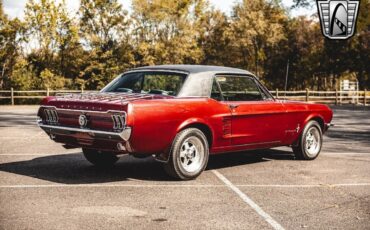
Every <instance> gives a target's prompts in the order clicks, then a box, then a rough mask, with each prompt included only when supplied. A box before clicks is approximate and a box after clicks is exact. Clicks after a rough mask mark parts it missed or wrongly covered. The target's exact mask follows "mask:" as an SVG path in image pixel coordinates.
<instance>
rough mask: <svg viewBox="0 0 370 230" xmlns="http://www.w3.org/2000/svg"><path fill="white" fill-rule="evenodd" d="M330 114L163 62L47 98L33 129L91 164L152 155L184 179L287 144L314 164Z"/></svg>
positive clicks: (243, 82) (253, 81) (211, 71)
mask: <svg viewBox="0 0 370 230" xmlns="http://www.w3.org/2000/svg"><path fill="white" fill-rule="evenodd" d="M332 115H333V113H332V111H331V110H330V109H329V108H328V107H327V106H325V105H319V104H308V103H302V102H293V101H281V100H276V99H275V98H274V97H273V96H272V95H271V94H270V93H269V91H268V90H267V89H266V88H265V87H264V86H263V85H262V84H261V83H260V82H259V81H258V79H257V78H256V77H255V76H254V75H253V74H251V73H250V72H248V71H245V70H241V69H234V68H227V67H216V66H196V65H163V66H150V67H142V68H137V69H134V70H131V71H128V72H126V73H124V74H122V75H120V76H119V77H117V78H116V79H115V80H113V81H112V82H111V83H109V84H108V85H107V86H106V87H105V88H104V89H103V90H101V91H100V92H99V93H83V94H69V95H64V96H56V97H47V98H45V99H44V100H43V101H42V103H41V107H40V109H39V112H38V116H39V121H38V124H39V126H40V127H41V128H42V129H43V130H44V131H45V132H46V133H47V134H48V135H49V136H50V137H51V139H53V140H54V141H56V142H60V143H63V144H65V145H64V146H65V147H66V148H69V147H82V150H83V153H84V155H85V157H86V159H87V160H88V161H90V162H91V163H92V164H94V165H97V166H110V165H113V164H114V163H115V162H116V161H117V160H118V156H119V155H122V154H130V155H133V156H135V157H147V156H154V157H155V159H157V160H158V161H161V162H163V163H164V168H165V170H166V171H167V172H168V173H169V174H170V175H171V176H174V177H177V178H180V179H184V180H186V179H193V178H195V177H197V176H198V175H199V174H201V172H202V171H203V170H204V169H205V168H206V166H207V162H208V157H209V155H210V154H218V153H226V152H236V151H244V150H250V149H262V148H271V147H276V146H291V147H292V148H293V152H294V154H295V156H296V157H297V158H299V159H304V160H312V159H315V158H316V157H317V156H318V155H319V153H320V150H321V146H322V140H323V139H322V135H323V133H324V132H325V131H326V130H327V129H328V127H329V126H330V122H331V119H332Z"/></svg>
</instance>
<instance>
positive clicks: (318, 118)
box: [304, 114, 325, 132]
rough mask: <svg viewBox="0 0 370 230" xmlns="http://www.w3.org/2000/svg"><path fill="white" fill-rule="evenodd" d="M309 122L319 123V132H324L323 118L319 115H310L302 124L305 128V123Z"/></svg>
mask: <svg viewBox="0 0 370 230" xmlns="http://www.w3.org/2000/svg"><path fill="white" fill-rule="evenodd" d="M310 121H316V122H317V123H319V125H320V128H321V132H325V122H324V118H323V117H322V116H321V115H320V114H312V115H310V116H308V117H307V119H306V120H305V122H304V126H306V125H307V123H308V122H310Z"/></svg>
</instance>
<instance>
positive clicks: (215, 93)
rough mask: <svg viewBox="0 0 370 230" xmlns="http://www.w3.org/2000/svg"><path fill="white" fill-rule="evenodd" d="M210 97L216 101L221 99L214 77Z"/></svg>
mask: <svg viewBox="0 0 370 230" xmlns="http://www.w3.org/2000/svg"><path fill="white" fill-rule="evenodd" d="M211 98H213V99H215V100H216V101H222V95H221V92H220V89H219V87H218V84H217V82H216V79H214V80H213V84H212V92H211Z"/></svg>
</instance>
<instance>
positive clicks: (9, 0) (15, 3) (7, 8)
mask: <svg viewBox="0 0 370 230" xmlns="http://www.w3.org/2000/svg"><path fill="white" fill-rule="evenodd" d="M56 1H57V2H59V0H56ZM65 1H66V4H67V7H68V9H69V10H70V11H71V12H76V11H77V9H78V7H79V4H80V3H79V0H65ZM118 1H119V2H120V3H121V4H122V5H123V7H124V8H125V9H127V10H129V9H130V5H131V0H118ZM209 1H210V2H211V4H213V5H214V6H215V7H216V8H217V9H220V10H221V11H223V12H225V13H226V14H228V15H230V12H231V8H232V6H233V5H234V3H235V2H236V1H238V0H209ZM26 2H27V0H3V7H4V12H5V13H6V14H7V15H8V16H10V18H15V17H18V18H23V16H24V7H25V5H26ZM292 4H293V0H283V5H284V6H285V7H290V6H292ZM315 12H316V7H312V9H302V8H300V9H297V10H293V11H292V12H291V15H292V16H294V17H295V16H300V15H307V16H310V15H312V14H314V13H315Z"/></svg>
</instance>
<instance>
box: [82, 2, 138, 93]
mask: <svg viewBox="0 0 370 230" xmlns="http://www.w3.org/2000/svg"><path fill="white" fill-rule="evenodd" d="M79 15H80V36H81V38H82V41H83V45H84V48H85V49H86V50H87V51H88V52H89V60H88V61H89V62H88V63H87V64H86V66H85V67H84V69H83V70H82V72H81V74H80V76H81V77H82V78H83V79H85V80H86V81H87V87H88V88H92V89H95V88H102V87H103V86H104V85H105V84H106V83H108V82H109V81H110V80H112V79H113V78H114V77H115V76H116V75H117V74H118V73H120V72H122V71H123V70H125V69H127V68H128V63H130V62H131V60H130V59H131V56H130V55H129V54H127V52H126V49H129V48H130V46H129V45H128V44H129V41H128V38H127V31H128V29H129V21H128V20H127V18H126V15H127V12H126V11H124V10H123V9H122V6H121V5H120V4H119V3H118V2H117V0H93V1H90V0H82V1H81V6H80V9H79Z"/></svg>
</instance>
